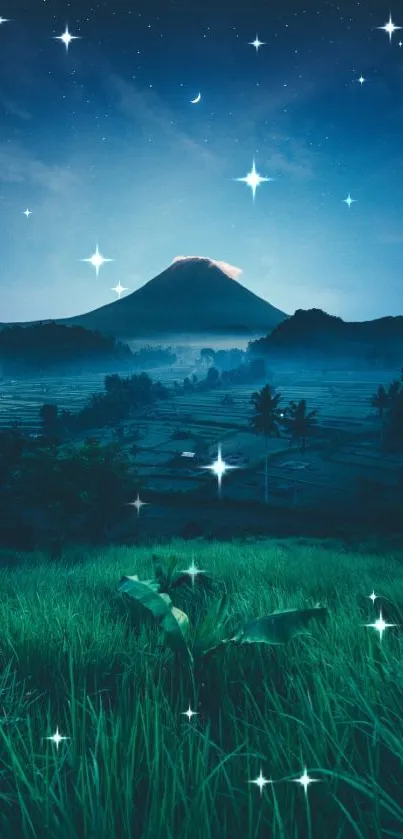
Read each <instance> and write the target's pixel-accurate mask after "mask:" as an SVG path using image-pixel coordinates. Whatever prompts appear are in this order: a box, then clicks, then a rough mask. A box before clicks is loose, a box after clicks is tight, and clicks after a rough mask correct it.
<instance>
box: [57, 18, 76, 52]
mask: <svg viewBox="0 0 403 839" xmlns="http://www.w3.org/2000/svg"><path fill="white" fill-rule="evenodd" d="M79 38H80V36H79V35H70V32H69V27H68V26H67V23H66V29H65V31H64V32H63V35H56V36H55V38H54V40H55V41H63V43H64V45H65V47H66V52H68V49H69V46H70V44H71V42H72V41H78V40H79Z"/></svg>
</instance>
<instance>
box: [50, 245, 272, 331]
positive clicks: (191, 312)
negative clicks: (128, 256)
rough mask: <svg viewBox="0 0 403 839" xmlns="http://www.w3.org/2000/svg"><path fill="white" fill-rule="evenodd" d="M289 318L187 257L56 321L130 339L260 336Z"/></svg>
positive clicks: (205, 262) (206, 263) (213, 266)
mask: <svg viewBox="0 0 403 839" xmlns="http://www.w3.org/2000/svg"><path fill="white" fill-rule="evenodd" d="M285 317H286V315H285V314H284V313H283V312H280V311H279V309H276V308H274V307H273V306H271V305H270V303H267V302H266V301H265V300H262V298H261V297H258V296H257V295H256V294H253V292H251V291H248V289H246V288H244V286H242V285H241V283H239V282H237V280H235V279H233V278H232V277H231V276H229V274H227V273H226V272H225V271H224V270H222V268H220V267H219V264H218V263H215V262H213V261H212V260H210V259H206V258H204V257H188V258H180V259H178V260H177V261H174V262H173V263H172V265H170V266H169V268H167V269H166V270H165V271H163V272H162V274H159V275H158V276H157V277H154V279H152V280H150V281H149V282H147V283H146V284H145V285H144V286H142V287H141V288H140V289H138V290H137V291H134V292H133V293H132V294H128V295H127V296H126V297H124V298H122V299H121V300H116V301H114V302H113V303H108V304H107V305H106V306H102V307H101V308H100V309H95V310H94V311H93V312H88V313H87V314H85V315H79V316H77V317H74V318H69V319H64V320H62V321H58V322H59V323H64V324H75V325H79V326H84V327H86V328H87V329H97V330H100V331H101V332H103V333H105V334H109V335H114V336H115V337H118V338H124V339H127V340H129V339H131V338H136V337H137V336H141V335H147V336H148V335H149V336H162V335H190V334H208V333H210V334H215V335H222V334H228V335H236V334H244V335H256V334H259V333H260V334H262V333H265V332H268V331H269V330H271V329H273V328H274V327H275V326H277V324H279V323H280V322H281V321H282V320H284V318H285Z"/></svg>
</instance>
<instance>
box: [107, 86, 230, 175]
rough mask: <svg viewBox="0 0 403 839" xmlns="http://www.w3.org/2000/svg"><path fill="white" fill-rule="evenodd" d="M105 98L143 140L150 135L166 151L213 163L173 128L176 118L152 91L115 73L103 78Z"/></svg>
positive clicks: (202, 148)
mask: <svg viewBox="0 0 403 839" xmlns="http://www.w3.org/2000/svg"><path fill="white" fill-rule="evenodd" d="M106 87H107V92H108V93H109V95H112V96H113V97H114V105H115V108H116V110H118V111H120V113H122V114H123V115H124V116H125V117H126V118H127V119H129V120H131V121H133V122H135V123H136V130H137V131H138V130H140V131H141V133H142V134H143V135H145V136H148V135H151V136H153V137H154V138H155V139H157V140H158V142H163V143H166V144H168V146H169V148H170V150H175V151H177V150H178V149H179V150H180V151H181V152H184V153H185V154H189V155H192V156H193V157H197V159H198V160H200V159H202V160H204V161H205V162H211V163H213V162H217V157H216V156H215V155H214V154H213V153H212V152H211V151H210V150H209V149H207V148H206V145H205V143H199V142H197V141H196V140H193V139H192V138H191V137H190V136H189V134H187V133H186V132H185V131H183V130H181V129H180V128H178V127H177V125H176V124H175V120H176V114H175V113H174V111H172V110H171V109H170V108H169V107H168V106H167V105H166V104H165V103H164V102H163V100H162V99H161V97H159V96H158V95H157V94H156V93H155V92H153V91H151V90H150V91H144V90H140V89H139V88H138V87H137V86H136V85H135V84H133V83H129V82H127V81H126V80H125V79H123V78H122V77H121V76H119V75H117V74H116V73H109V74H108V76H107V77H106Z"/></svg>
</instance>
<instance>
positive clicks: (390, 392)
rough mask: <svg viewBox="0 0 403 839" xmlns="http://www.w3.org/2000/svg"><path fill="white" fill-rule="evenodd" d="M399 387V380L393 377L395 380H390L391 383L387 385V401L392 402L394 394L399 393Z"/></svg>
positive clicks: (394, 397)
mask: <svg viewBox="0 0 403 839" xmlns="http://www.w3.org/2000/svg"><path fill="white" fill-rule="evenodd" d="M401 387H402V385H401V382H399V380H398V379H395V381H394V382H392V384H390V385H389V387H388V399H389V402H394V401H395V399H396V396H398V394H399V393H400V390H401Z"/></svg>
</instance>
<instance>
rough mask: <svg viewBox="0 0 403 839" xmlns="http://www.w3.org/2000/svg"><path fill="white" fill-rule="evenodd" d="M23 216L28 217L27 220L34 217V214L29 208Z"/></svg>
mask: <svg viewBox="0 0 403 839" xmlns="http://www.w3.org/2000/svg"><path fill="white" fill-rule="evenodd" d="M23 216H26V217H27V218H29V217H30V216H32V212H31V210H28V207H27V209H26V210H24V211H23Z"/></svg>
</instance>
